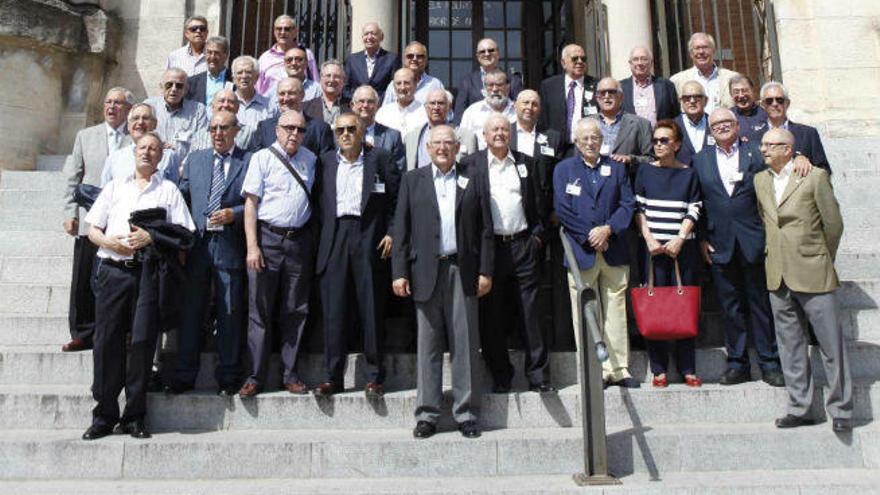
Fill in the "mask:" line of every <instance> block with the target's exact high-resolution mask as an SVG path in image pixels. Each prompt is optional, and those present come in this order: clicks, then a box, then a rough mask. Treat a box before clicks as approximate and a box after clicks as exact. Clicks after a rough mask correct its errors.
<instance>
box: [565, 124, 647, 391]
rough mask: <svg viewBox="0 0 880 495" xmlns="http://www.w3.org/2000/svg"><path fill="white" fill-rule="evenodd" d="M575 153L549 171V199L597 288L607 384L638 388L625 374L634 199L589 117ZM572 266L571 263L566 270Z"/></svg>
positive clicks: (578, 132) (576, 318)
mask: <svg viewBox="0 0 880 495" xmlns="http://www.w3.org/2000/svg"><path fill="white" fill-rule="evenodd" d="M575 145H576V146H577V150H578V152H579V153H578V155H577V156H573V157H571V158H566V159H565V160H563V161H561V162H559V164H558V165H556V169H555V170H554V171H553V203H554V207H555V210H556V214H557V215H558V216H559V221H560V222H561V223H562V226H563V227H565V235H566V236H567V238H568V241H569V242H570V243H571V246H572V249H573V250H574V256H575V260H576V262H577V264H578V266H577V267H575V268H576V269H577V270H579V271H580V273H581V279H582V280H583V282H584V283H585V284H586V286H587V287H588V288H590V289H592V290H593V291H594V292H595V293H596V298H597V300H598V301H600V304H601V307H602V311H601V314H602V316H603V318H604V319H603V321H602V339H603V340H604V341H605V344H606V345H607V346H608V354H609V357H608V360H607V361H605V362H604V363H602V378H603V380H604V382H605V384H606V386H607V385H619V386H621V387H638V386H639V382H638V381H636V380H634V379H633V378H632V377H631V376H630V373H629V340H628V336H627V327H626V287H627V282H628V279H629V276H628V275H629V259H628V258H629V253H628V249H627V245H626V244H627V243H626V238H625V236H624V235H623V233H624V232H625V231H626V230H627V229H628V228H629V225H630V222H631V221H632V216H633V210H634V208H635V201H634V199H633V194H632V189H630V185H629V179H628V177H627V170H626V166H625V165H623V164H622V163H620V162H616V161H614V160H613V159H611V158H610V157H607V156H602V155H601V154H600V150H601V148H602V130H601V129H600V128H599V123H598V122H596V121H595V120H593V119H583V120H581V121H579V122H578V124H577V126H575ZM571 269H572V268H571V267H569V270H571ZM568 286H569V293H570V295H571V308H572V320H573V322H574V329H575V332H574V334H575V342H576V344H577V346H578V348H580V346H581V345H583V343H582V342H581V338H582V335H581V333H582V332H581V328H582V327H581V322H580V312H579V311H578V309H577V308H578V307H579V305H580V301H578V300H577V288H576V287H575V284H574V278H572V277H571V275H569V277H568Z"/></svg>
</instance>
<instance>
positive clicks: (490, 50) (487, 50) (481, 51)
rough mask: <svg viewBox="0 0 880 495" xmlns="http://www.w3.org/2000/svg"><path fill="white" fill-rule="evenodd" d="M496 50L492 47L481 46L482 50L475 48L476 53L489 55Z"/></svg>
mask: <svg viewBox="0 0 880 495" xmlns="http://www.w3.org/2000/svg"><path fill="white" fill-rule="evenodd" d="M496 51H497V50H496V49H494V48H483V49H482V50H477V55H489V54H492V53H495V52H496Z"/></svg>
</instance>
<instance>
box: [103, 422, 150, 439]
mask: <svg viewBox="0 0 880 495" xmlns="http://www.w3.org/2000/svg"><path fill="white" fill-rule="evenodd" d="M113 432H114V433H124V434H126V435H131V436H132V437H133V438H150V437H151V436H152V435H150V432H149V431H147V427H146V425H144V420H142V419H136V420H134V421H129V422H128V423H125V424H122V423H120V424H119V426H117V427H116V430H114V431H113Z"/></svg>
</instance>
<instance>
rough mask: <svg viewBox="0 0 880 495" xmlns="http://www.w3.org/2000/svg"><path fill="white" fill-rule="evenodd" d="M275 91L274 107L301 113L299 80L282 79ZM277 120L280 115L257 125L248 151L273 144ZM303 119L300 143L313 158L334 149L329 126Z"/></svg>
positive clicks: (318, 121) (307, 118) (301, 88)
mask: <svg viewBox="0 0 880 495" xmlns="http://www.w3.org/2000/svg"><path fill="white" fill-rule="evenodd" d="M277 89H278V101H277V102H276V105H277V106H278V109H279V110H280V111H282V112H286V111H288V110H295V111H297V112H302V101H303V100H302V99H303V95H304V93H303V83H302V81H301V80H299V79H294V78H292V77H287V78H284V79H282V80H281V82H279V83H278V86H277ZM279 118H280V114H278V115H275V116H273V117H267V118H266V119H265V120H263V121H262V122H260V123H259V125H258V126H257V136H256V139H255V140H254V142H253V146H251V147H250V148H248V149H249V150H250V151H256V150H259V149H263V148H268V147H269V146H271V145H272V143H274V142H275V140H276V139H277V133H278V131H277V129H276V128H277V127H278V119H279ZM304 118H305V119H306V135H305V137H304V139H303V142H302V145H303V146H304V147H306V148H308V150H309V151H311V152H312V153H314V154H315V156H318V154H319V153H321V154H323V153H326V152H327V151H330V150H331V149H333V148H335V147H336V144H335V143H334V142H333V131H332V130H330V126H329V125H327V124H326V123H325V122H324V120H323V119H313V118H310V117H308V116H304Z"/></svg>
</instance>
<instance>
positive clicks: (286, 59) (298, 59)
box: [284, 57, 306, 63]
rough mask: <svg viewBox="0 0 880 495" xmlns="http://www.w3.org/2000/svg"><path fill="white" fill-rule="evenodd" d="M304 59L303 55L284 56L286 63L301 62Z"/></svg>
mask: <svg viewBox="0 0 880 495" xmlns="http://www.w3.org/2000/svg"><path fill="white" fill-rule="evenodd" d="M305 59H306V58H305V57H284V61H285V62H287V63H290V62H302V61H303V60H305Z"/></svg>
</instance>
